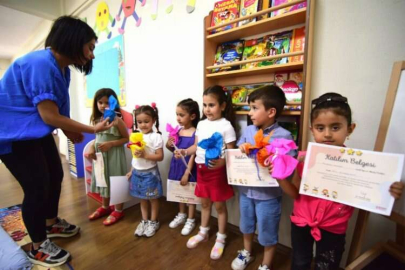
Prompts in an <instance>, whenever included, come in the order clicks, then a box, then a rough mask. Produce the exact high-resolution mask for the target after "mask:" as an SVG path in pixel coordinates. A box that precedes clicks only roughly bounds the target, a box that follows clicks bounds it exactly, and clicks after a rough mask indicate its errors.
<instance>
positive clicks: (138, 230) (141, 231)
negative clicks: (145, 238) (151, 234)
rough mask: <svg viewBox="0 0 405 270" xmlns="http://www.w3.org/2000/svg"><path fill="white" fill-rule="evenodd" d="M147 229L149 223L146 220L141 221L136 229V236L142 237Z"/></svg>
mask: <svg viewBox="0 0 405 270" xmlns="http://www.w3.org/2000/svg"><path fill="white" fill-rule="evenodd" d="M146 227H148V222H147V221H146V220H143V219H142V220H141V222H140V223H139V225H138V227H136V230H135V233H134V235H136V236H142V235H144V233H145V230H146Z"/></svg>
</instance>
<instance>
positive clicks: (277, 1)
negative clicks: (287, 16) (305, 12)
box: [271, 0, 307, 17]
mask: <svg viewBox="0 0 405 270" xmlns="http://www.w3.org/2000/svg"><path fill="white" fill-rule="evenodd" d="M290 2H292V0H271V7H276V6H279V5H282V4H286V3H290ZM304 7H307V1H305V2H301V3H299V4H295V5H292V6H289V7H286V8H281V9H279V10H275V11H273V12H271V17H274V16H277V15H281V14H284V13H287V12H291V11H294V10H297V9H300V8H304Z"/></svg>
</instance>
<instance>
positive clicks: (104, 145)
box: [97, 142, 113, 152]
mask: <svg viewBox="0 0 405 270" xmlns="http://www.w3.org/2000/svg"><path fill="white" fill-rule="evenodd" d="M111 147H113V144H112V143H111V142H102V143H99V144H98V146H97V148H98V150H100V151H101V152H108V150H110V149H111Z"/></svg>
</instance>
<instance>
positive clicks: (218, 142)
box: [198, 132, 224, 167]
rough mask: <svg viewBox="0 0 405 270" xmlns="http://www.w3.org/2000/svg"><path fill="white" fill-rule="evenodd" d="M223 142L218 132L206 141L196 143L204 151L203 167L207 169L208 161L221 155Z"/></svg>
mask: <svg viewBox="0 0 405 270" xmlns="http://www.w3.org/2000/svg"><path fill="white" fill-rule="evenodd" d="M223 145H224V140H223V138H222V135H221V134H220V133H218V132H215V133H214V134H212V136H211V137H210V138H208V139H204V140H202V141H201V142H199V143H198V146H199V147H201V148H203V149H205V166H207V167H209V165H208V164H209V161H210V160H214V159H218V158H220V157H221V154H222V147H223Z"/></svg>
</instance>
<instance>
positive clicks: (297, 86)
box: [274, 71, 302, 110]
mask: <svg viewBox="0 0 405 270" xmlns="http://www.w3.org/2000/svg"><path fill="white" fill-rule="evenodd" d="M274 83H275V84H276V85H277V86H278V87H280V88H281V90H283V92H284V94H285V97H286V99H287V102H290V103H296V102H297V103H301V100H302V71H294V72H277V73H276V74H274ZM287 109H289V110H300V109H301V105H300V104H296V105H288V107H287Z"/></svg>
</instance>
